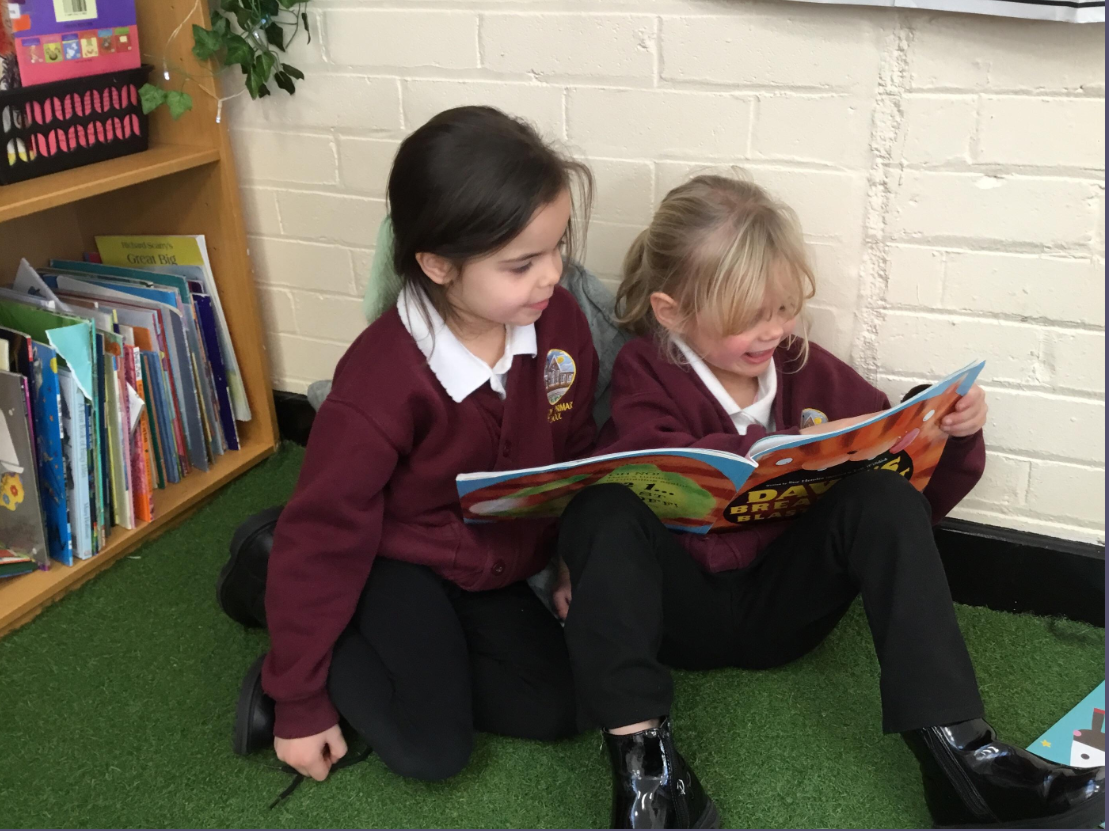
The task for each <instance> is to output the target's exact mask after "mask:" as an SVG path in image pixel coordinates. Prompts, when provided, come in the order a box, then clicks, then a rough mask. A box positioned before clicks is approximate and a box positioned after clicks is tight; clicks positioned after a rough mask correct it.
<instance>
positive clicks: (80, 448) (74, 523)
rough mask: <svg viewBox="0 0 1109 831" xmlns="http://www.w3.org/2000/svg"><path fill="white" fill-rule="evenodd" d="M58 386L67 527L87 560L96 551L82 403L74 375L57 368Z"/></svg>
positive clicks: (75, 547) (75, 546) (76, 549)
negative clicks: (68, 519) (67, 512)
mask: <svg viewBox="0 0 1109 831" xmlns="http://www.w3.org/2000/svg"><path fill="white" fill-rule="evenodd" d="M58 384H59V386H60V387H61V390H62V431H63V433H64V436H65V438H64V439H63V441H62V451H63V453H64V454H65V462H66V496H67V497H68V499H69V516H70V528H71V530H72V531H73V553H74V554H75V555H76V556H77V557H79V558H80V559H82V560H87V559H88V558H89V557H91V556H92V555H93V553H94V552H95V547H94V545H93V530H94V529H93V521H92V513H91V504H92V496H91V494H90V491H89V465H88V460H89V455H88V445H87V443H86V442H87V436H88V432H87V428H86V425H85V401H84V398H83V396H82V395H81V391H80V390H79V389H78V388H77V382H76V381H75V380H74V378H73V372H72V371H71V370H69V369H68V368H67V367H59V369H58Z"/></svg>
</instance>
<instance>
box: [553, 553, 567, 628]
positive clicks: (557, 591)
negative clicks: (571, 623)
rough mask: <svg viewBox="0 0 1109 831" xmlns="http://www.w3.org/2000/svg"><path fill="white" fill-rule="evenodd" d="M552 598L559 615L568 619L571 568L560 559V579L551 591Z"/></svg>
mask: <svg viewBox="0 0 1109 831" xmlns="http://www.w3.org/2000/svg"><path fill="white" fill-rule="evenodd" d="M551 600H552V602H553V603H554V607H555V611H556V612H557V613H558V616H559V617H560V618H562V619H563V620H566V615H567V614H569V613H570V569H568V568H566V563H564V562H562V560H559V561H558V580H557V581H556V582H555V587H554V591H552V592H551Z"/></svg>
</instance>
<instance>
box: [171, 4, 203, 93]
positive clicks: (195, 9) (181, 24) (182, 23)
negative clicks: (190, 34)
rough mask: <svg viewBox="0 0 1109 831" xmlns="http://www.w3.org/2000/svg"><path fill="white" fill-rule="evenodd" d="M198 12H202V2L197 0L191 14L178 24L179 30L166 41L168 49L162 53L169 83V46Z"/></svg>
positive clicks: (172, 33) (190, 11)
mask: <svg viewBox="0 0 1109 831" xmlns="http://www.w3.org/2000/svg"><path fill="white" fill-rule="evenodd" d="M198 11H200V0H196V2H195V3H193V7H192V9H190V10H189V13H188V14H187V15H185V19H184V20H182V21H181V22H180V23H178V24H177V28H176V29H174V30H173V31H172V32H171V33H170V36H169V38H168V39H167V40H166V48H165V51H163V52H162V74H163V75H164V76H165V79H166V80H167V81H168V80H169V61H168V60H167V58H166V55H168V54H169V45H170V44H171V43H173V39H174V38H175V37H177V34H178V33H179V32H180V31H181V30H182V29H183V28H184V27H185V24H186V23H188V22H189V21H190V20H191V19H192V16H193V15H194V14H196V13H197V12H198Z"/></svg>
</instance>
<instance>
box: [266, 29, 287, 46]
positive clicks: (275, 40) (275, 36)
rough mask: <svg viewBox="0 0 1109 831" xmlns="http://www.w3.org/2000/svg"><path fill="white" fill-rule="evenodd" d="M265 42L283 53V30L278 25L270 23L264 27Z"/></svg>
mask: <svg viewBox="0 0 1109 831" xmlns="http://www.w3.org/2000/svg"><path fill="white" fill-rule="evenodd" d="M266 40H268V41H269V42H270V46H272V47H273V48H274V49H280V50H281V51H282V52H284V51H285V30H284V29H283V28H281V24H280V23H271V24H270V25H269V26H267V27H266Z"/></svg>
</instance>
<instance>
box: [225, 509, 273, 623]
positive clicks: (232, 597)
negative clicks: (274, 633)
mask: <svg viewBox="0 0 1109 831" xmlns="http://www.w3.org/2000/svg"><path fill="white" fill-rule="evenodd" d="M281 510H282V509H281V508H280V507H278V508H270V509H269V510H267V511H262V513H260V514H255V515H254V516H252V517H251V518H250V519H248V520H247V521H246V522H244V523H243V524H242V525H240V526H239V527H238V529H237V530H236V531H235V536H234V537H233V538H232V539H231V556H230V557H228V559H227V563H226V565H224V567H223V568H222V569H221V570H220V573H219V580H217V581H216V599H217V600H218V601H219V605H220V608H221V609H223V611H224V613H226V615H227V616H228V617H229V618H231V619H232V620H233V621H235V622H236V623H240V624H242V625H243V626H246V627H252V628H256V627H265V625H266V602H265V601H266V571H267V568H268V566H269V562H270V550H271V549H272V548H273V531H274V528H276V527H277V518H278V517H279V516H280V515H281Z"/></svg>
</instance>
